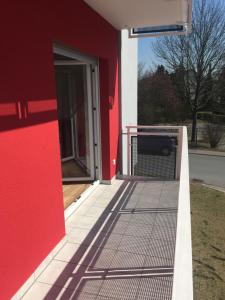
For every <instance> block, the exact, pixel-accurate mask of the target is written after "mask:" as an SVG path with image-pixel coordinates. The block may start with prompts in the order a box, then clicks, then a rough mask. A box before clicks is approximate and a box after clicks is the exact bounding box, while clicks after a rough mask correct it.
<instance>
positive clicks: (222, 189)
mask: <svg viewBox="0 0 225 300" xmlns="http://www.w3.org/2000/svg"><path fill="white" fill-rule="evenodd" d="M202 185H203V186H205V187H207V188H209V189H212V190H215V191H218V192H222V193H225V189H224V188H221V187H219V186H215V185H210V184H205V183H202Z"/></svg>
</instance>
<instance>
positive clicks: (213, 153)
mask: <svg viewBox="0 0 225 300" xmlns="http://www.w3.org/2000/svg"><path fill="white" fill-rule="evenodd" d="M188 152H189V154H198V155H211V156H224V157H225V152H222V151H211V150H202V149H190V148H189V150H188Z"/></svg>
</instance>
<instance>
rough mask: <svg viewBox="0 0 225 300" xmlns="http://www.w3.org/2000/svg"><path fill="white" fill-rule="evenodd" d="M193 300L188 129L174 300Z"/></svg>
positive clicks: (184, 136) (184, 131)
mask: <svg viewBox="0 0 225 300" xmlns="http://www.w3.org/2000/svg"><path fill="white" fill-rule="evenodd" d="M181 299H182V300H193V274H192V242H191V211H190V188H189V164H188V140H187V128H186V127H183V129H182V155H181V167H180V188H179V200H178V219H177V237H176V249H175V265H174V281H173V295H172V300H181Z"/></svg>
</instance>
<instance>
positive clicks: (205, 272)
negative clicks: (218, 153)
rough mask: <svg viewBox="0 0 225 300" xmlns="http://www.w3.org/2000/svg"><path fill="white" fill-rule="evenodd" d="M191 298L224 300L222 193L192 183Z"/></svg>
mask: <svg viewBox="0 0 225 300" xmlns="http://www.w3.org/2000/svg"><path fill="white" fill-rule="evenodd" d="M191 211H192V248H193V272H194V274H193V275H194V300H225V193H222V192H218V191H214V190H212V189H208V188H206V187H203V186H201V185H200V184H197V183H193V184H191Z"/></svg>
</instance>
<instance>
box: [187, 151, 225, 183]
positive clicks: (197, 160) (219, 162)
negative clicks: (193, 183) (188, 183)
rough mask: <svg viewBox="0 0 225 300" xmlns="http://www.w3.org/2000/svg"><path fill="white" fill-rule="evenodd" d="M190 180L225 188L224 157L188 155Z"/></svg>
mask: <svg viewBox="0 0 225 300" xmlns="http://www.w3.org/2000/svg"><path fill="white" fill-rule="evenodd" d="M189 164H190V178H191V179H201V180H204V182H205V183H207V184H211V185H215V186H220V187H223V188H225V157H219V156H211V155H210V156H209V155H198V154H189Z"/></svg>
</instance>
